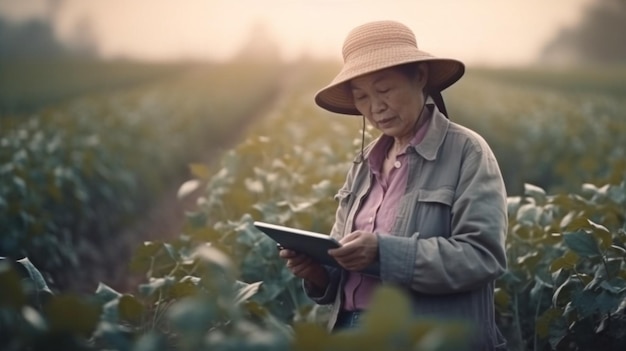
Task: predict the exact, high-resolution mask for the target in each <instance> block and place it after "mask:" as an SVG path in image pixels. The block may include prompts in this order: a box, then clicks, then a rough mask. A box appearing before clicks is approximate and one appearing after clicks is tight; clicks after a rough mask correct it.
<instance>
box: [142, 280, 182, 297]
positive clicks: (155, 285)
mask: <svg viewBox="0 0 626 351" xmlns="http://www.w3.org/2000/svg"><path fill="white" fill-rule="evenodd" d="M174 282H175V278H174V277H165V278H150V282H148V283H147V284H141V285H139V292H140V293H141V294H142V295H144V296H146V297H147V296H151V295H152V294H154V293H155V292H156V291H158V290H159V289H163V288H167V287H170V286H172V285H173V284H174Z"/></svg>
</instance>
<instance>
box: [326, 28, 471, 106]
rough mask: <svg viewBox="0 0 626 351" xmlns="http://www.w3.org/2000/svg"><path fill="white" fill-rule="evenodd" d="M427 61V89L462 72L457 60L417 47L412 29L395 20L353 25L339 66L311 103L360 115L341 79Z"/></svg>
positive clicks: (443, 85)
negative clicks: (335, 73)
mask: <svg viewBox="0 0 626 351" xmlns="http://www.w3.org/2000/svg"><path fill="white" fill-rule="evenodd" d="M412 62H427V63H428V66H429V72H428V75H429V77H428V82H427V85H426V87H427V89H428V91H429V92H436V93H438V92H441V91H442V90H444V89H445V88H447V87H449V86H450V85H452V84H454V83H455V82H456V81H457V80H459V78H461V76H463V73H464V72H465V65H464V64H463V63H462V62H461V61H458V60H455V59H449V58H440V57H435V56H433V55H431V54H429V53H427V52H425V51H422V50H420V49H419V48H418V47H417V40H416V39H415V34H413V31H411V29H410V28H409V27H407V26H405V25H404V24H402V23H399V22H395V21H377V22H370V23H366V24H364V25H361V26H358V27H356V28H354V29H353V30H352V31H350V33H349V34H348V36H347V37H346V40H345V41H344V44H343V67H342V68H341V71H340V72H339V74H337V76H336V77H335V79H333V81H332V82H331V83H330V84H329V85H328V86H326V87H325V88H323V89H321V90H320V91H318V92H317V94H315V103H317V105H319V106H320V107H322V108H324V109H326V110H329V111H331V112H336V113H342V114H348V115H360V114H361V113H360V112H359V111H358V110H357V109H356V107H355V106H354V102H353V99H352V95H351V93H350V91H349V89H348V87H347V86H346V84H345V83H347V82H349V81H350V80H351V79H353V78H356V77H359V76H362V75H365V74H368V73H372V72H375V71H378V70H381V69H385V68H390V67H393V66H398V65H403V64H407V63H412Z"/></svg>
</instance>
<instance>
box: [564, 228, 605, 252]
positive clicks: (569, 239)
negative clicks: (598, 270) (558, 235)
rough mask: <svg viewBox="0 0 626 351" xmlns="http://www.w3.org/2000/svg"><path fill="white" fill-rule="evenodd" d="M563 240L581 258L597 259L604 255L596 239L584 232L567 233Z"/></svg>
mask: <svg viewBox="0 0 626 351" xmlns="http://www.w3.org/2000/svg"><path fill="white" fill-rule="evenodd" d="M563 240H564V241H565V245H567V247H569V248H570V249H571V250H572V251H574V252H575V253H576V254H578V255H579V256H582V257H597V256H600V255H601V254H602V253H601V252H600V249H599V247H598V242H597V241H596V239H595V238H594V237H593V236H592V235H590V234H587V233H585V232H584V231H578V232H574V233H565V234H564V235H563Z"/></svg>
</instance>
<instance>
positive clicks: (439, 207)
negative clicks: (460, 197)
mask: <svg viewBox="0 0 626 351" xmlns="http://www.w3.org/2000/svg"><path fill="white" fill-rule="evenodd" d="M453 202H454V190H452V189H451V188H437V189H420V190H419V193H418V194H417V203H416V209H415V210H416V215H417V216H416V220H417V221H416V226H417V231H418V232H419V233H420V234H419V236H420V238H422V239H425V238H430V237H434V236H443V237H450V235H451V220H452V204H453Z"/></svg>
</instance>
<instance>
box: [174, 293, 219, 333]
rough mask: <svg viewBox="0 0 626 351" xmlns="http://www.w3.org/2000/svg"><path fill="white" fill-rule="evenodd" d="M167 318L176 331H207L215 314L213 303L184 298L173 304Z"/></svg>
mask: <svg viewBox="0 0 626 351" xmlns="http://www.w3.org/2000/svg"><path fill="white" fill-rule="evenodd" d="M167 316H168V318H169V320H170V322H171V323H172V325H173V326H174V327H175V328H176V329H177V330H178V331H180V332H181V333H189V332H203V331H206V330H208V328H209V327H210V325H211V322H212V321H213V320H214V319H215V318H216V317H217V314H216V310H215V307H214V304H213V303H210V302H209V301H207V300H204V299H200V298H186V299H183V300H180V301H178V302H176V303H175V304H173V305H172V306H171V307H170V308H169V309H168V311H167Z"/></svg>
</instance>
